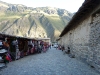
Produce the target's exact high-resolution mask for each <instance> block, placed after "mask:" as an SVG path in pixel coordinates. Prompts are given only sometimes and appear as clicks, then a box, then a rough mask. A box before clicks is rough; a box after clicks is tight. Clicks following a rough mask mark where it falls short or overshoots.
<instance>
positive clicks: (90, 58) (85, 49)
mask: <svg viewBox="0 0 100 75" xmlns="http://www.w3.org/2000/svg"><path fill="white" fill-rule="evenodd" d="M59 44H61V45H63V46H64V47H65V50H68V47H70V54H72V55H74V56H75V58H78V59H80V60H82V61H83V62H85V63H87V64H89V65H90V66H93V67H94V68H95V69H96V70H98V71H99V72H100V1H99V0H90V1H88V0H85V2H84V3H83V5H82V6H81V7H80V9H79V10H78V12H77V13H76V14H75V15H74V16H73V18H72V20H71V21H70V22H69V23H68V25H67V26H66V27H65V29H64V30H63V31H62V33H61V35H60V40H59Z"/></svg>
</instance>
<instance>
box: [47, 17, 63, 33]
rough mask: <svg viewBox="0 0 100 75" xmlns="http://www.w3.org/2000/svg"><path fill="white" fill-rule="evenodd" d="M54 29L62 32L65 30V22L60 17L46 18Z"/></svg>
mask: <svg viewBox="0 0 100 75" xmlns="http://www.w3.org/2000/svg"><path fill="white" fill-rule="evenodd" d="M46 17H47V18H48V19H49V21H50V22H51V24H52V25H53V27H54V28H55V29H57V30H59V31H62V30H63V28H64V22H63V21H62V20H61V18H60V17H59V16H46Z"/></svg>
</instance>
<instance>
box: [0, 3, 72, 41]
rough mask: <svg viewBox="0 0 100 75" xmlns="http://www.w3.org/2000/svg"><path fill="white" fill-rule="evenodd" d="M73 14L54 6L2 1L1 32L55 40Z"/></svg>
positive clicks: (0, 7) (0, 9)
mask: <svg viewBox="0 0 100 75" xmlns="http://www.w3.org/2000/svg"><path fill="white" fill-rule="evenodd" d="M72 16H73V14H72V13H70V12H68V11H67V10H65V9H59V8H52V7H37V8H32V7H27V6H25V5H21V4H9V3H6V2H2V1H0V32H1V33H5V34H10V35H15V36H23V37H32V38H35V37H36V38H37V37H38V38H45V37H48V38H51V41H54V40H55V39H57V38H58V36H59V34H60V33H61V31H62V30H63V28H64V27H65V26H66V25H67V23H68V22H69V21H70V19H71V18H72Z"/></svg>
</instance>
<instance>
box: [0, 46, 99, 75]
mask: <svg viewBox="0 0 100 75" xmlns="http://www.w3.org/2000/svg"><path fill="white" fill-rule="evenodd" d="M0 75H100V74H98V73H97V72H96V71H95V70H94V69H93V68H91V67H90V66H88V65H86V64H85V63H82V62H80V61H79V60H77V59H76V58H70V57H69V56H68V55H67V54H64V53H63V52H62V51H61V50H56V49H55V48H51V49H49V50H48V51H47V52H46V53H43V52H42V53H40V54H34V55H30V56H26V57H24V58H21V59H19V60H16V61H13V62H10V63H8V64H7V68H3V69H1V70H0Z"/></svg>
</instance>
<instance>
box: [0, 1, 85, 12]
mask: <svg viewBox="0 0 100 75" xmlns="http://www.w3.org/2000/svg"><path fill="white" fill-rule="evenodd" d="M0 1H3V2H7V3H11V4H23V5H26V6H28V7H34V8H35V7H46V6H48V7H56V8H61V9H66V10H67V11H69V12H72V13H74V12H77V10H78V9H79V7H80V6H81V5H82V3H83V2H84V1H85V0H0Z"/></svg>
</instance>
